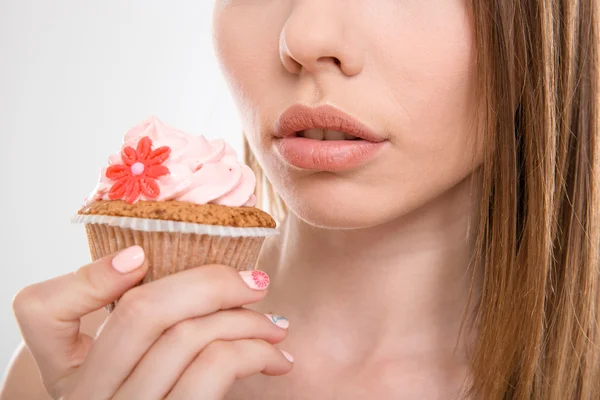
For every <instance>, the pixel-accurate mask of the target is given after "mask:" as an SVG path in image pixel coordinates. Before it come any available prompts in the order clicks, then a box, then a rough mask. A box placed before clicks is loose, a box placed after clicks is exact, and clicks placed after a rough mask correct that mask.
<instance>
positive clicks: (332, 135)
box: [295, 128, 364, 140]
mask: <svg viewBox="0 0 600 400" xmlns="http://www.w3.org/2000/svg"><path fill="white" fill-rule="evenodd" d="M295 136H296V137H303V138H307V139H313V140H364V139H362V138H359V137H357V136H354V135H351V134H349V133H346V132H342V131H336V130H333V129H320V128H311V129H306V130H303V131H299V132H296V134H295Z"/></svg>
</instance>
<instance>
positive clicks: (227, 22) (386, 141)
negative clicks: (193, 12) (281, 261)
mask: <svg viewBox="0 0 600 400" xmlns="http://www.w3.org/2000/svg"><path fill="white" fill-rule="evenodd" d="M214 35H215V45H216V50H217V54H218V57H219V60H220V62H221V65H222V68H223V71H224V72H225V75H226V77H227V78H228V81H229V85H230V87H231V90H232V93H233V95H234V98H235V101H236V103H237V105H238V108H239V110H240V114H241V118H242V126H243V128H244V131H245V133H246V136H247V138H248V141H249V143H250V146H251V148H252V149H253V151H254V154H255V155H256V157H257V158H258V160H259V161H260V163H261V165H262V167H263V169H264V171H265V173H266V175H267V176H268V178H269V180H270V181H271V182H272V183H273V185H274V186H275V189H276V190H277V191H278V192H279V193H280V194H281V196H282V197H283V199H284V200H285V201H286V203H287V204H288V206H289V207H290V209H291V210H292V211H293V212H294V213H296V214H297V215H298V216H300V217H301V218H302V219H304V220H306V221H308V222H309V223H312V224H315V225H319V226H325V227H332V228H358V227H368V226H374V225H378V224H382V223H385V222H388V221H391V220H393V219H396V218H398V217H401V216H402V215H404V214H406V213H408V212H410V211H412V210H414V209H416V208H417V207H419V206H422V205H424V204H425V203H427V202H429V201H431V200H433V199H434V198H436V197H438V196H441V195H442V194H443V193H445V192H447V191H448V190H449V189H450V188H452V187H453V186H455V185H457V184H458V183H459V182H461V181H463V180H464V179H465V178H466V177H467V176H468V175H469V174H470V173H471V172H472V171H473V169H474V168H476V167H477V166H479V165H480V163H481V153H482V151H481V146H480V145H478V144H477V142H478V141H477V140H476V139H477V138H476V131H475V127H476V126H475V121H476V118H475V108H476V99H475V83H476V82H475V81H476V78H475V64H474V59H475V57H474V54H473V51H474V49H473V31H472V23H471V17H470V12H469V7H468V1H467V0H419V1H416V0H352V1H348V0H216V7H215V14H214ZM303 106H304V107H303ZM323 106H325V107H323ZM339 111H341V112H342V114H340V113H339ZM282 114H283V115H282ZM340 115H341V116H340ZM360 126H362V129H361V128H359V127H360ZM336 131H342V132H344V133H346V134H349V133H350V134H351V133H354V135H353V136H357V135H358V136H363V138H362V139H360V138H359V139H355V140H344V141H341V139H342V136H341V134H340V133H338V132H336ZM365 132H370V133H366V134H365ZM281 136H286V137H285V138H282V137H281ZM348 137H350V136H348ZM320 139H324V140H320Z"/></svg>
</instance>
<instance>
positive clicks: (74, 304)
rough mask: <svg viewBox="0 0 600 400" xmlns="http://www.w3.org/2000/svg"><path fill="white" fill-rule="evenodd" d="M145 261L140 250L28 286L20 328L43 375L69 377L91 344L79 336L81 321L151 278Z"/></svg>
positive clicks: (18, 311) (19, 305)
mask: <svg viewBox="0 0 600 400" xmlns="http://www.w3.org/2000/svg"><path fill="white" fill-rule="evenodd" d="M144 261H145V255H144V251H143V249H142V248H141V247H139V246H133V247H129V248H127V249H125V250H123V251H121V252H119V253H115V254H112V255H110V256H107V257H104V258H102V259H99V260H97V261H95V262H93V263H91V264H89V265H86V266H84V267H81V268H80V269H78V270H77V271H76V272H74V273H71V274H67V275H63V276H60V277H57V278H54V279H51V280H48V281H44V282H40V283H37V284H34V285H31V286H28V287H26V288H25V289H23V290H21V291H20V292H19V293H18V294H17V295H16V296H15V299H14V300H13V310H14V313H15V316H16V318H17V322H18V324H19V328H20V329H21V333H22V335H23V339H24V341H25V343H26V345H27V347H28V348H29V350H30V351H31V353H32V355H33V357H34V358H35V359H36V362H37V363H38V366H39V367H40V372H42V375H45V372H46V373H48V374H49V375H51V376H53V377H56V375H60V374H61V373H64V372H66V370H68V369H70V368H71V367H73V366H74V365H73V362H74V361H75V360H74V359H80V358H81V356H82V355H83V354H82V353H86V352H87V350H88V347H89V343H87V340H86V339H84V338H82V337H81V336H80V335H79V324H80V319H81V317H83V316H84V315H86V314H89V313H91V312H93V311H96V310H98V309H100V308H102V307H104V306H105V305H107V304H109V303H111V302H113V301H115V300H116V299H118V298H119V297H120V296H121V295H122V294H123V293H125V292H126V291H127V290H128V289H130V288H132V287H133V286H135V285H136V284H137V283H138V282H139V281H140V280H141V279H142V278H143V277H144V275H145V273H146V270H147V266H146V263H145V262H144ZM82 339H83V340H82ZM46 377H48V378H49V376H46Z"/></svg>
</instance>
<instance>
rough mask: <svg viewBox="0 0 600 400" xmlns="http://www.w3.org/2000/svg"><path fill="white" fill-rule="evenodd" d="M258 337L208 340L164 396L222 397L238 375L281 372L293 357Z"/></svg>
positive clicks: (175, 398) (177, 399) (170, 399)
mask: <svg viewBox="0 0 600 400" xmlns="http://www.w3.org/2000/svg"><path fill="white" fill-rule="evenodd" d="M284 354H285V353H283V351H281V350H279V349H277V347H275V346H273V345H271V344H269V343H267V342H265V341H263V340H259V339H244V340H235V341H232V342H229V341H221V340H217V341H214V342H212V343H211V344H209V345H208V346H207V347H206V348H205V349H204V350H203V351H202V352H201V353H200V354H199V355H198V357H196V359H195V360H194V361H193V362H192V364H191V365H190V366H189V367H188V368H187V369H186V370H185V372H184V373H183V375H182V376H181V378H180V379H179V381H178V382H177V384H176V385H175V387H174V388H173V390H172V391H171V392H170V393H169V395H168V396H167V397H166V400H182V399H192V398H202V399H207V400H212V399H214V400H217V399H219V400H220V399H223V398H224V397H225V395H226V394H227V392H229V390H230V388H231V385H233V383H234V382H235V381H236V380H237V379H243V378H246V377H248V376H251V375H254V374H257V373H260V372H262V373H264V374H267V375H283V374H287V373H288V372H290V371H291V370H292V368H293V359H290V360H288V359H287V357H291V356H289V355H287V356H286V355H284Z"/></svg>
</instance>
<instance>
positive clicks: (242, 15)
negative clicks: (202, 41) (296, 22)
mask: <svg viewBox="0 0 600 400" xmlns="http://www.w3.org/2000/svg"><path fill="white" fill-rule="evenodd" d="M229 3H232V4H233V3H236V2H227V1H222V0H221V1H217V5H216V6H215V11H214V16H213V39H214V48H215V54H216V56H217V59H218V60H219V62H220V66H221V70H222V72H223V74H224V75H225V77H226V81H227V84H228V85H229V88H230V91H231V93H232V97H233V99H234V101H235V102H236V105H237V107H238V110H239V112H240V116H241V119H242V124H243V127H244V130H246V131H247V132H255V131H257V129H256V128H258V126H257V121H258V120H259V119H260V113H261V112H263V111H265V110H266V109H267V108H268V103H267V102H269V103H274V102H275V104H277V103H276V102H277V100H278V99H277V95H278V92H277V91H276V90H275V89H274V88H273V84H274V80H275V79H277V78H276V77H278V76H281V75H283V73H284V71H283V68H282V66H281V61H280V59H279V52H278V49H279V32H280V30H281V26H282V24H283V22H284V21H285V15H284V14H283V13H282V12H281V9H282V7H274V6H276V3H277V2H270V3H267V4H266V5H265V4H264V3H260V4H253V3H252V2H247V3H248V4H245V3H241V2H240V4H236V5H235V6H233V5H228V4H229Z"/></svg>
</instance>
